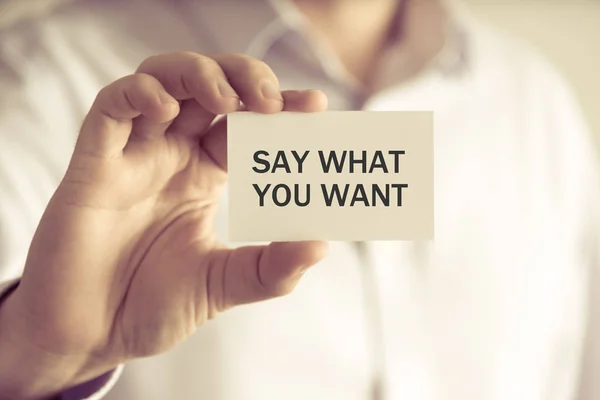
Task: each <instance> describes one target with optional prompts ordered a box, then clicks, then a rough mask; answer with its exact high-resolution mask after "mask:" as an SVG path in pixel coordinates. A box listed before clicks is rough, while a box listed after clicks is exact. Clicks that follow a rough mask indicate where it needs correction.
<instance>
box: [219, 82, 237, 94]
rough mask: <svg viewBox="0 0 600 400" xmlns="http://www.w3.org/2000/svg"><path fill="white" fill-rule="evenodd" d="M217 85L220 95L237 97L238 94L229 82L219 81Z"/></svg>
mask: <svg viewBox="0 0 600 400" xmlns="http://www.w3.org/2000/svg"><path fill="white" fill-rule="evenodd" d="M217 87H218V88H219V93H220V94H221V96H223V97H235V98H239V96H238V94H237V93H236V91H235V90H233V88H232V87H231V85H230V84H229V83H227V82H219V83H218V84H217Z"/></svg>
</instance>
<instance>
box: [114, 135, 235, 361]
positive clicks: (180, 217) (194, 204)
mask: <svg viewBox="0 0 600 400" xmlns="http://www.w3.org/2000/svg"><path fill="white" fill-rule="evenodd" d="M128 155H129V157H130V159H129V160H127V162H130V163H131V165H130V169H129V170H130V171H137V172H135V175H134V176H125V177H123V183H124V184H127V183H128V181H130V180H132V181H136V182H137V187H138V188H139V192H138V193H137V194H136V197H135V198H133V197H128V198H127V199H126V200H125V202H126V203H127V206H130V207H131V204H134V206H133V207H140V208H143V209H144V210H145V211H144V212H145V213H147V215H146V216H145V218H144V220H145V221H146V224H145V226H144V227H143V228H142V230H141V231H142V233H141V234H140V236H139V237H138V238H137V241H136V242H135V243H133V244H132V247H131V248H127V249H125V248H124V249H122V252H123V253H127V254H133V257H130V258H129V259H128V262H127V264H126V265H122V266H121V267H120V268H122V269H123V272H121V273H120V274H124V275H125V276H124V278H125V279H123V284H124V286H123V288H122V289H121V291H120V292H121V302H120V305H119V308H118V309H117V311H116V315H115V319H114V324H115V325H114V327H113V333H114V334H115V335H116V339H118V340H115V341H113V343H118V344H120V346H124V349H118V350H119V352H122V351H123V350H124V351H125V352H127V353H128V354H130V355H131V356H141V355H149V354H154V353H156V352H157V351H164V350H166V349H168V348H170V347H172V346H173V345H175V344H176V343H178V342H180V341H181V340H183V339H185V338H186V337H187V336H188V335H190V334H191V333H192V332H193V331H194V330H195V329H196V327H197V326H198V325H200V324H202V323H203V322H204V321H205V320H207V319H208V318H210V317H212V316H214V315H216V314H217V313H218V312H219V311H221V310H222V309H223V307H224V305H223V304H219V303H221V301H220V300H219V299H222V297H223V294H222V293H220V292H219V290H220V289H221V288H219V287H214V286H215V285H214V281H215V278H216V275H221V274H223V273H224V272H223V270H224V268H226V264H225V263H224V261H225V258H224V257H223V256H224V253H223V250H222V249H220V248H221V246H220V245H219V244H218V243H217V242H216V240H215V238H214V236H213V234H212V226H211V223H212V217H213V215H214V213H215V212H216V207H217V203H218V200H219V195H220V191H221V189H222V187H223V184H224V182H225V172H224V171H223V170H222V169H221V168H220V167H218V166H217V165H215V163H214V162H213V161H212V160H211V159H210V157H209V156H208V155H207V153H206V152H205V151H204V149H203V148H202V147H201V146H199V145H198V143H197V142H196V141H194V140H190V139H189V138H186V137H183V138H182V137H180V136H166V137H165V138H164V140H163V139H161V140H157V141H152V142H142V143H141V144H140V145H139V146H138V147H133V148H132V149H131V151H130V153H129V154H128ZM140 171H142V172H140ZM127 193H128V195H131V192H127ZM122 205H123V204H119V206H122ZM136 218H139V215H136ZM211 276H212V281H213V282H212V283H211V282H210V281H209V278H210V277H211ZM125 285H126V286H125ZM210 285H212V286H213V288H212V290H211V288H210V287H209V286H210ZM208 293H211V296H210V298H209V296H208ZM149 326H152V327H159V329H147V327H149ZM160 328H163V329H160Z"/></svg>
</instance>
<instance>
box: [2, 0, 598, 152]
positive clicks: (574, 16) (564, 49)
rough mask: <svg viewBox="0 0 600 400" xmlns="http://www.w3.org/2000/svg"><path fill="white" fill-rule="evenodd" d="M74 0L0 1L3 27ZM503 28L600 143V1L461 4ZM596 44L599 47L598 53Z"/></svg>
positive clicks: (470, 1)
mask: <svg viewBox="0 0 600 400" xmlns="http://www.w3.org/2000/svg"><path fill="white" fill-rule="evenodd" d="M69 1H74V0H0V28H1V27H2V26H3V25H5V24H7V23H9V22H14V20H17V19H19V18H21V17H22V14H23V12H24V11H25V10H26V11H27V12H43V11H45V10H46V9H48V8H50V6H52V5H55V4H60V3H63V2H69ZM461 1H463V2H465V3H466V4H467V5H468V7H469V8H470V9H471V10H473V11H474V12H475V13H476V14H478V15H480V16H481V17H482V18H484V19H486V20H488V21H489V22H491V23H492V24H494V25H496V26H497V27H499V28H500V29H503V30H505V31H507V32H509V33H511V34H514V35H517V36H521V37H522V38H524V39H525V40H526V41H528V42H530V43H532V44H533V45H534V46H535V47H537V48H538V49H539V50H540V51H541V52H542V53H544V54H546V55H547V57H548V58H549V59H550V60H551V61H553V62H554V63H555V64H556V66H557V67H558V69H559V70H560V71H561V72H562V73H563V75H564V76H565V77H566V78H567V80H568V81H569V82H570V83H571V84H572V85H573V88H574V89H575V91H576V94H577V95H578V97H579V100H580V102H581V105H582V108H583V111H584V113H585V116H586V118H587V120H588V123H589V125H590V127H591V128H592V130H593V132H594V134H595V137H596V140H597V142H598V143H600V72H598V71H600V50H598V47H600V0H461ZM594 44H595V45H596V48H595V49H594Z"/></svg>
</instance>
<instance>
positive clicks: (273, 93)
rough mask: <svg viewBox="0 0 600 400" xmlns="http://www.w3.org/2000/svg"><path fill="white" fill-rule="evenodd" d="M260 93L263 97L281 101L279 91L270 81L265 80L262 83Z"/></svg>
mask: <svg viewBox="0 0 600 400" xmlns="http://www.w3.org/2000/svg"><path fill="white" fill-rule="evenodd" d="M261 93H262V95H263V96H264V98H266V99H271V100H277V101H283V97H282V96H281V91H280V90H279V88H278V87H276V86H275V85H274V84H273V83H271V82H265V83H264V84H263V85H262V88H261Z"/></svg>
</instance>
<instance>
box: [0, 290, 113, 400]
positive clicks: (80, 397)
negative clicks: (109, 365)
mask: <svg viewBox="0 0 600 400" xmlns="http://www.w3.org/2000/svg"><path fill="white" fill-rule="evenodd" d="M19 281H20V280H19V279H13V280H10V281H7V282H0V302H1V301H2V300H3V298H4V296H6V295H7V294H9V293H10V292H11V291H12V290H13V289H15V288H16V287H17V286H18V285H19ZM122 372H123V365H119V366H118V367H117V368H115V369H114V370H113V371H111V372H107V373H106V374H104V375H102V376H99V377H97V378H95V379H92V380H91V381H88V382H85V383H82V384H81V385H78V386H75V387H74V388H71V389H68V390H67V391H65V392H63V393H62V394H61V395H60V396H59V397H58V398H59V400H100V399H102V398H103V397H104V396H106V394H107V393H108V392H109V391H110V390H111V389H112V387H113V386H114V385H115V383H117V380H118V379H119V376H121V373H122Z"/></svg>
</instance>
